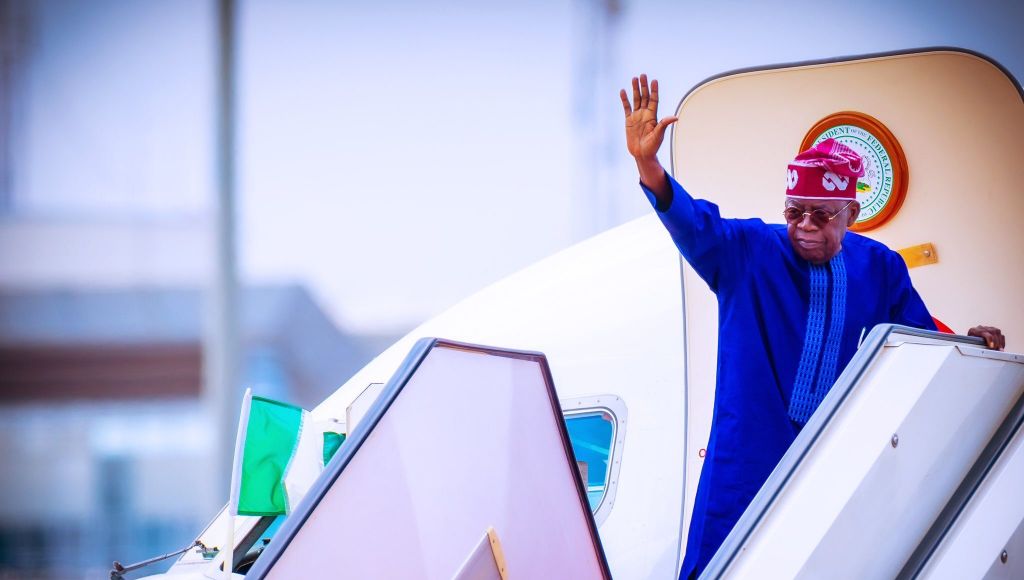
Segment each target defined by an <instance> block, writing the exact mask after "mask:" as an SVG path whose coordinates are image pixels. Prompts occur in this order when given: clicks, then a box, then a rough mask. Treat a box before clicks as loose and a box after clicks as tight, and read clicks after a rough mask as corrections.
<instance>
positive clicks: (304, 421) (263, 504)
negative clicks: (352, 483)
mask: <svg viewBox="0 0 1024 580" xmlns="http://www.w3.org/2000/svg"><path fill="white" fill-rule="evenodd" d="M339 437H341V435H340V434H334V433H331V432H330V431H329V430H328V429H325V426H324V424H315V423H314V422H313V421H312V419H311V416H310V413H309V411H306V410H304V409H302V408H300V407H296V406H294V405H289V404H287V403H281V402H279V401H274V400H271V399H267V398H265V397H254V396H252V392H251V390H246V392H245V397H244V399H243V400H242V412H241V416H240V418H239V423H238V437H237V439H236V440H235V464H234V467H233V470H232V473H231V499H230V502H231V503H230V506H229V509H230V510H231V513H234V514H239V515H249V516H272V515H278V514H286V513H290V512H291V510H292V509H293V508H294V507H295V505H296V504H297V503H298V502H299V500H300V499H301V498H302V496H303V495H305V493H306V492H307V491H308V490H309V488H310V487H311V486H312V485H313V483H314V482H315V481H316V478H317V477H319V476H320V473H321V472H322V471H323V468H324V464H325V463H326V462H327V460H328V459H329V458H330V455H333V452H334V451H335V450H336V449H337V447H336V446H335V445H333V443H335V441H337V439H338V438H339ZM341 440H342V441H343V440H344V439H341ZM325 443H326V447H325ZM339 444H340V442H339Z"/></svg>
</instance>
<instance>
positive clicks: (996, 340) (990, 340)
mask: <svg viewBox="0 0 1024 580" xmlns="http://www.w3.org/2000/svg"><path fill="white" fill-rule="evenodd" d="M967 335H968V336H977V337H978V338H980V339H982V340H984V341H985V346H987V347H988V348H991V349H993V350H1003V349H1004V348H1006V337H1005V336H1003V331H1002V330H999V329H998V328H996V327H994V326H975V327H974V328H972V329H970V330H968V331H967Z"/></svg>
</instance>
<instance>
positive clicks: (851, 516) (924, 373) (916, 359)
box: [727, 342, 1024, 579]
mask: <svg viewBox="0 0 1024 580" xmlns="http://www.w3.org/2000/svg"><path fill="white" fill-rule="evenodd" d="M971 350H977V349H972V348H970V347H963V346H959V347H958V346H953V345H949V344H947V345H936V344H917V343H912V342H903V343H900V344H893V345H890V346H887V347H885V348H884V349H883V350H882V352H881V353H880V354H879V355H878V356H877V358H876V359H875V360H874V361H873V363H872V364H871V366H870V368H869V369H868V371H867V373H866V374H865V375H864V376H863V377H862V378H861V380H860V381H859V383H858V384H857V385H856V386H855V387H854V389H853V390H852V392H851V393H850V395H849V396H848V398H847V400H846V401H845V403H844V404H843V406H842V407H840V408H839V410H838V411H837V412H836V414H835V416H834V417H833V418H832V421H831V422H830V423H828V424H827V425H826V426H825V428H824V430H823V431H822V433H821V436H820V437H819V439H818V440H817V441H816V442H815V443H814V444H813V446H812V447H811V448H810V450H809V452H808V454H807V456H806V457H805V458H804V459H803V461H802V462H801V463H800V464H799V466H798V467H797V468H796V470H795V471H794V472H793V474H792V477H791V479H790V480H789V482H788V483H787V484H786V485H785V486H784V487H783V488H782V489H781V491H780V493H779V495H778V496H777V498H776V499H775V501H774V502H773V503H772V504H771V506H770V507H769V509H768V511H767V512H766V514H765V515H764V518H763V519H762V520H761V522H760V524H759V525H758V526H757V528H756V529H755V531H754V533H753V535H752V536H751V537H750V539H749V540H748V541H747V543H746V545H745V546H744V547H743V549H742V550H740V551H739V552H738V554H737V556H736V558H735V560H733V562H732V565H731V566H730V568H729V569H728V570H727V575H728V576H730V577H735V578H762V577H764V572H765V570H771V571H772V573H773V575H777V577H785V578H824V577H828V578H851V579H852V578H882V577H892V576H893V575H895V574H896V573H898V572H899V571H900V569H901V568H902V567H903V565H904V563H905V562H906V560H907V558H908V557H909V556H910V554H911V553H912V552H913V551H914V549H915V548H916V547H917V545H918V544H919V543H920V541H921V540H922V538H923V536H924V535H925V533H926V532H927V531H928V529H929V527H930V525H931V523H932V522H933V521H934V519H935V517H936V516H937V515H938V513H939V512H940V511H941V510H942V508H943V507H944V506H945V505H946V503H947V502H948V501H949V499H950V497H951V496H952V494H953V492H954V491H955V490H956V488H957V486H958V485H959V484H960V482H961V480H962V479H963V478H964V476H965V475H966V474H967V472H968V471H969V470H970V468H971V466H972V465H973V464H974V462H975V461H976V460H977V458H978V457H979V455H980V453H981V451H982V449H983V448H984V447H985V445H986V444H987V443H988V441H989V440H990V439H991V437H992V435H993V434H994V432H995V430H996V429H997V428H998V426H999V425H1000V424H1001V423H1002V421H1003V419H1004V418H1005V417H1006V415H1007V413H1008V411H1009V410H1010V408H1011V407H1012V405H1013V403H1014V402H1015V401H1016V400H1017V399H1018V398H1019V397H1020V396H1021V394H1022V392H1024V364H1021V361H1020V360H1019V357H1018V358H1017V359H1015V358H1014V357H1013V355H1000V356H1001V358H998V359H997V358H990V357H980V356H966V355H964V354H962V351H967V352H969V351H971ZM894 435H896V436H897V439H896V441H897V444H896V446H893V444H892V443H893V440H894V439H893V436H894Z"/></svg>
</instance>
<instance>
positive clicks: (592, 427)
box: [565, 411, 615, 511]
mask: <svg viewBox="0 0 1024 580" xmlns="http://www.w3.org/2000/svg"><path fill="white" fill-rule="evenodd" d="M565 426H566V429H567V430H568V431H569V441H570V443H571V444H572V450H573V453H574V454H575V455H576V465H577V466H578V467H579V470H580V477H581V479H583V481H585V482H586V488H587V500H588V501H589V502H590V511H597V508H598V506H600V505H601V499H602V498H603V497H604V493H605V490H606V489H607V487H608V475H609V473H610V471H611V465H610V456H611V448H612V441H613V440H614V432H615V422H614V420H613V419H612V416H611V415H610V414H608V413H607V412H604V411H597V412H589V413H587V412H584V413H573V414H570V415H566V416H565Z"/></svg>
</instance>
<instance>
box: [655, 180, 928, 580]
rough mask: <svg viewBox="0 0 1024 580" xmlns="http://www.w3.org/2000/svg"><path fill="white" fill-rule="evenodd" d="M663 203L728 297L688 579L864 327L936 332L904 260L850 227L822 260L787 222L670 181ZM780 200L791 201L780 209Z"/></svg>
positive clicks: (679, 234)
mask: <svg viewBox="0 0 1024 580" xmlns="http://www.w3.org/2000/svg"><path fill="white" fill-rule="evenodd" d="M668 178H669V182H670V183H671V185H672V193H673V199H672V201H671V203H670V204H669V205H668V207H667V208H666V207H659V206H658V205H657V200H656V198H655V196H654V194H653V192H651V191H650V190H648V189H647V188H646V187H644V188H643V189H644V192H645V193H646V194H647V196H648V198H649V199H650V201H651V204H652V205H654V206H655V209H656V210H657V213H658V216H659V217H660V218H661V220H662V222H663V223H664V225H665V228H666V229H668V232H669V234H671V236H672V240H673V241H674V242H675V244H676V246H677V247H678V248H679V251H680V252H681V253H682V255H683V257H684V258H686V260H687V262H689V263H690V265H691V266H693V269H694V270H696V272H697V273H698V274H699V275H700V277H701V278H703V279H704V281H705V282H707V284H708V286H710V287H711V290H712V291H713V292H714V293H715V295H716V296H717V297H718V325H719V338H718V382H717V385H716V391H715V407H714V416H713V418H712V423H711V438H710V440H709V442H708V447H707V454H706V456H705V458H704V468H703V470H702V472H701V476H700V483H699V485H698V486H697V498H696V502H695V505H694V510H693V517H692V519H691V522H690V530H689V537H688V541H687V546H686V558H685V559H684V561H683V567H682V570H681V572H680V578H689V577H691V574H693V575H694V576H695V575H697V574H699V573H700V572H701V571H702V570H703V569H704V567H705V566H707V564H708V562H709V561H710V560H711V557H712V556H713V555H714V553H715V551H716V550H717V549H718V547H719V545H721V543H722V541H723V540H725V537H726V536H727V535H728V534H729V531H730V530H731V529H732V527H733V525H734V524H735V523H736V521H737V520H738V519H739V517H740V515H741V514H742V513H743V510H744V509H746V507H747V505H748V504H749V503H750V501H751V500H752V499H753V497H754V495H755V494H756V493H757V491H758V489H760V487H761V485H762V484H763V483H764V482H765V480H767V479H768V475H769V474H770V473H771V471H772V469H774V467H775V465H776V464H777V463H778V462H779V460H780V459H781V458H782V456H783V454H784V453H785V452H786V449H787V448H788V447H789V445H790V444H791V443H792V442H793V439H794V438H795V437H796V434H797V432H798V430H799V429H800V427H802V426H803V424H804V423H806V422H807V419H808V418H809V417H810V415H811V413H813V412H814V409H816V408H817V406H818V404H819V403H820V402H821V400H822V399H823V398H824V396H825V394H826V393H827V392H828V389H829V388H830V387H831V386H832V383H833V382H834V381H835V379H836V377H838V376H839V374H840V373H841V372H842V370H843V369H844V368H845V367H846V364H847V363H848V362H850V359H851V358H852V357H853V354H854V351H856V350H857V343H858V340H859V338H860V336H861V332H862V331H864V332H865V333H866V332H868V331H870V330H871V328H872V327H874V326H875V325H876V324H881V323H889V322H891V323H898V324H905V325H908V326H913V327H917V328H926V329H931V330H934V329H935V325H934V323H933V322H932V318H931V316H930V315H929V313H928V309H927V308H925V305H924V303H923V302H922V301H921V297H920V296H919V295H918V294H917V291H915V290H914V287H913V286H912V285H911V283H910V276H909V274H908V272H907V267H906V264H905V263H904V262H903V259H902V258H901V257H900V256H899V254H897V253H896V252H893V251H892V250H890V249H888V248H887V247H885V246H884V245H883V244H881V243H879V242H876V241H873V240H870V239H868V238H866V237H864V236H860V235H857V234H855V233H852V232H848V233H847V234H846V237H845V238H844V239H843V248H842V250H841V251H840V252H839V253H838V254H837V255H836V256H835V257H834V258H832V260H831V261H830V262H829V263H827V264H823V265H814V264H810V263H809V262H806V261H804V260H803V259H801V258H800V257H799V256H798V255H797V254H796V253H795V252H794V250H793V247H792V245H791V244H790V241H789V238H788V236H787V234H786V226H785V225H773V224H766V223H764V222H763V221H761V220H760V219H724V218H722V217H721V216H720V215H719V212H718V206H716V205H715V204H713V203H710V202H708V201H704V200H696V199H693V198H692V197H691V196H690V194H688V193H687V192H686V191H685V190H684V189H683V188H682V186H680V185H679V183H678V182H676V181H675V180H674V179H672V177H671V176H668ZM780 206H781V204H780Z"/></svg>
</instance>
